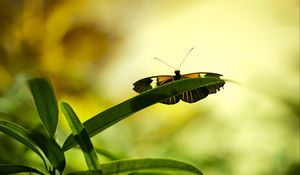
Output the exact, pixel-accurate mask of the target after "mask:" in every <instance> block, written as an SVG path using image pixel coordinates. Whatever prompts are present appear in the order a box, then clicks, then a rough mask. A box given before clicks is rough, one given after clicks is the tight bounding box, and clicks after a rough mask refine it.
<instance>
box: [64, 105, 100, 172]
mask: <svg viewBox="0 0 300 175" xmlns="http://www.w3.org/2000/svg"><path fill="white" fill-rule="evenodd" d="M60 107H61V110H62V111H63V113H64V114H65V117H66V119H67V121H68V123H69V126H70V128H71V130H72V133H73V136H74V138H75V140H76V141H77V143H78V144H79V146H80V148H81V150H82V152H83V153H84V157H85V160H86V163H87V165H88V167H89V169H90V170H91V171H94V170H100V168H101V167H100V163H99V160H98V158H97V154H96V151H95V149H94V147H93V144H92V142H91V140H90V138H89V135H88V133H87V132H86V130H85V129H84V127H83V125H82V124H81V123H80V120H79V119H78V117H77V115H76V113H75V112H74V110H73V109H72V108H71V106H70V105H69V104H67V103H65V102H62V103H61V105H60Z"/></svg>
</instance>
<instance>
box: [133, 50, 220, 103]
mask: <svg viewBox="0 0 300 175" xmlns="http://www.w3.org/2000/svg"><path fill="white" fill-rule="evenodd" d="M192 49H193V48H192ZM192 49H191V50H190V51H189V52H188V54H189V53H190V52H191V51H192ZM188 54H187V55H188ZM187 55H186V56H185V58H184V59H183V61H182V62H181V64H180V66H181V65H182V63H183V62H184V60H185V59H186V57H187ZM155 59H157V60H159V61H161V62H163V63H164V64H166V65H168V66H170V65H169V64H167V63H165V62H164V61H162V60H160V59H158V58H155ZM180 66H179V68H180ZM170 67H172V66H170ZM172 68H173V69H175V68H174V67H172ZM179 68H178V69H175V72H174V73H175V75H157V76H151V77H147V78H143V79H141V80H138V81H136V82H135V83H133V86H134V87H133V90H134V91H136V92H138V93H142V92H144V91H147V90H149V89H153V88H156V87H157V86H161V85H163V84H167V83H170V82H173V81H176V80H180V79H183V78H199V77H202V78H216V79H220V77H221V76H222V75H221V74H218V73H212V72H195V73H189V74H183V75H181V74H180V71H179ZM224 84H225V82H224V81H223V82H221V83H218V84H214V85H209V86H204V87H200V88H197V89H192V90H189V91H185V92H183V93H181V94H178V95H176V96H172V97H169V98H166V99H164V100H162V101H160V103H163V104H168V105H171V104H176V103H178V102H179V101H180V100H182V101H184V102H187V103H195V102H197V101H199V100H201V99H204V98H205V97H207V96H208V95H209V94H213V93H216V92H217V91H219V90H220V88H221V87H223V86H224Z"/></svg>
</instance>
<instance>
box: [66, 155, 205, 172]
mask: <svg viewBox="0 0 300 175" xmlns="http://www.w3.org/2000/svg"><path fill="white" fill-rule="evenodd" d="M101 168H102V172H103V174H104V175H107V174H118V173H123V172H133V171H148V170H160V171H162V172H164V171H181V172H189V173H193V174H198V175H202V172H201V171H200V170H199V169H197V168H196V167H195V166H193V165H191V164H188V163H185V162H182V161H178V160H172V159H159V158H144V159H128V160H119V161H113V162H109V163H104V164H101ZM90 173H95V172H92V171H81V172H73V173H69V174H70V175H75V174H76V175H79V174H82V175H84V174H90ZM176 174H178V172H177V173H176Z"/></svg>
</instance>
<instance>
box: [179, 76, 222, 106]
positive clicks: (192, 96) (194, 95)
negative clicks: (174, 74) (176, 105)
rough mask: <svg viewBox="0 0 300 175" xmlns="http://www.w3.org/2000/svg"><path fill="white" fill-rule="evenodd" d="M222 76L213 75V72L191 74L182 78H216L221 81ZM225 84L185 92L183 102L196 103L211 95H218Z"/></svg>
mask: <svg viewBox="0 0 300 175" xmlns="http://www.w3.org/2000/svg"><path fill="white" fill-rule="evenodd" d="M221 76H222V75H221V74H218V73H211V72H196V73H190V74H184V75H182V78H199V77H202V78H216V79H220V77H221ZM224 84H225V83H220V84H216V85H209V86H205V87H201V88H197V89H193V90H190V91H185V92H183V93H182V95H181V100H182V101H185V102H188V103H195V102H197V101H199V100H201V99H203V98H205V97H207V96H208V95H209V94H212V93H216V92H217V91H218V90H220V88H221V87H223V86H224Z"/></svg>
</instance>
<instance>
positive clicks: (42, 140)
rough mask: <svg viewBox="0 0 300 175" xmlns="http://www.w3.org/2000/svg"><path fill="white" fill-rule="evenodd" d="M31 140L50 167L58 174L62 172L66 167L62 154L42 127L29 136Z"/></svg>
mask: <svg viewBox="0 0 300 175" xmlns="http://www.w3.org/2000/svg"><path fill="white" fill-rule="evenodd" d="M31 138H32V140H33V141H34V142H35V143H36V144H37V145H38V146H39V147H40V149H41V150H42V151H43V152H44V154H45V155H46V157H47V158H48V160H49V161H50V162H51V165H52V166H53V167H54V168H55V169H57V170H58V171H59V172H61V173H62V172H63V170H64V168H65V166H66V160H65V155H64V152H63V151H62V149H61V147H60V146H59V145H58V143H57V142H56V141H55V140H54V138H52V137H51V138H50V137H49V136H48V135H47V134H46V133H45V132H44V128H43V127H38V128H36V129H35V130H34V131H33V134H32V136H31Z"/></svg>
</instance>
